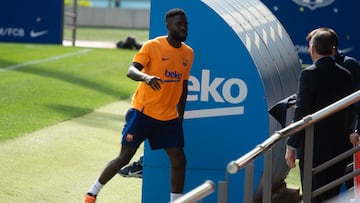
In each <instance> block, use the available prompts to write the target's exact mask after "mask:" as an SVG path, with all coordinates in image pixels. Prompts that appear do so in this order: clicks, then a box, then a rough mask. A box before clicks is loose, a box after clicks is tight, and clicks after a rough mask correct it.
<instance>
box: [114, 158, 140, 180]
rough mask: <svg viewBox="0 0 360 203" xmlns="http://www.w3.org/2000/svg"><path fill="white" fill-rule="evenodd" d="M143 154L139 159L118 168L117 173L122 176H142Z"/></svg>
mask: <svg viewBox="0 0 360 203" xmlns="http://www.w3.org/2000/svg"><path fill="white" fill-rule="evenodd" d="M143 159H144V156H143V155H142V156H141V157H140V158H139V160H137V161H134V162H132V163H131V164H129V165H127V166H125V167H123V168H122V169H120V171H119V174H120V175H121V176H123V177H130V178H142V169H143V164H144V161H143Z"/></svg>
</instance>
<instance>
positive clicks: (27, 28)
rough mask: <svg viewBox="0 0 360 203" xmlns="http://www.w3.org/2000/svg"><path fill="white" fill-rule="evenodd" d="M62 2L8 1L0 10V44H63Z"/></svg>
mask: <svg viewBox="0 0 360 203" xmlns="http://www.w3.org/2000/svg"><path fill="white" fill-rule="evenodd" d="M63 4H64V2H63V1H62V0H56V1H48V0H37V1H27V0H17V1H5V2H3V3H2V5H1V7H0V12H1V16H2V17H1V18H0V41H2V42H27V43H48V44H62V37H63Z"/></svg>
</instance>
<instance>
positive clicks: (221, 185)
mask: <svg viewBox="0 0 360 203" xmlns="http://www.w3.org/2000/svg"><path fill="white" fill-rule="evenodd" d="M228 176H229V175H228V173H226V177H228ZM226 179H227V180H228V178H226ZM227 191H228V181H219V182H218V203H227V196H228V192H227Z"/></svg>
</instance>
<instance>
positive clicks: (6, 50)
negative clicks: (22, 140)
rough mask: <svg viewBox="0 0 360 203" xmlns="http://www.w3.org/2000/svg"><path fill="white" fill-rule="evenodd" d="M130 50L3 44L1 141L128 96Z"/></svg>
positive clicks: (0, 56) (0, 52)
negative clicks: (127, 74) (127, 75)
mask: <svg viewBox="0 0 360 203" xmlns="http://www.w3.org/2000/svg"><path fill="white" fill-rule="evenodd" d="M134 53H135V52H134V51H131V50H119V49H111V50H110V49H84V48H74V47H62V46H56V45H32V44H12V43H1V44H0V70H2V71H0V109H1V111H0V126H1V128H0V141H4V140H7V139H10V138H14V137H17V136H21V135H24V134H26V133H29V132H32V131H34V130H37V129H40V128H43V127H46V126H49V125H52V124H55V123H58V122H61V121H64V120H68V119H71V118H73V117H77V116H81V115H84V114H86V113H89V112H91V111H93V109H95V108H97V107H100V106H103V105H105V104H108V103H111V102H114V101H116V100H121V99H125V98H128V97H129V96H130V95H131V94H132V92H133V90H134V88H135V85H136V83H134V82H132V81H131V80H129V79H127V78H126V76H125V74H126V71H127V68H128V65H129V64H130V62H131V59H132V57H133V55H134ZM56 57H60V58H56ZM25 63H30V64H28V65H26V64H25ZM19 64H23V65H24V66H21V67H17V68H15V69H11V67H14V66H16V65H19ZM9 68H10V69H11V70H9Z"/></svg>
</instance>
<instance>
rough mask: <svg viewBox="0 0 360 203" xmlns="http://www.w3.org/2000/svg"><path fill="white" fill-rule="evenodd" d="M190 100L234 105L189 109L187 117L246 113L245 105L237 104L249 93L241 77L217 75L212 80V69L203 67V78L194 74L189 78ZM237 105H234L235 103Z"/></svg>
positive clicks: (186, 113) (188, 98)
mask: <svg viewBox="0 0 360 203" xmlns="http://www.w3.org/2000/svg"><path fill="white" fill-rule="evenodd" d="M188 88H189V93H188V97H187V101H188V102H196V101H200V102H212V101H213V102H215V103H229V104H231V105H232V107H221V108H211V109H199V110H189V111H186V112H185V118H187V119H189V118H201V117H215V116H228V115H241V114H244V107H243V106H237V104H240V103H241V102H243V101H244V100H245V99H246V97H247V94H248V88H247V85H246V83H245V82H244V81H243V80H241V79H239V78H228V79H226V78H221V77H215V78H214V79H213V80H212V81H210V70H207V69H203V70H202V72H201V79H200V80H199V79H198V78H196V77H194V76H190V78H189V86H188ZM234 104H235V105H236V106H235V107H233V105H234Z"/></svg>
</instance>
